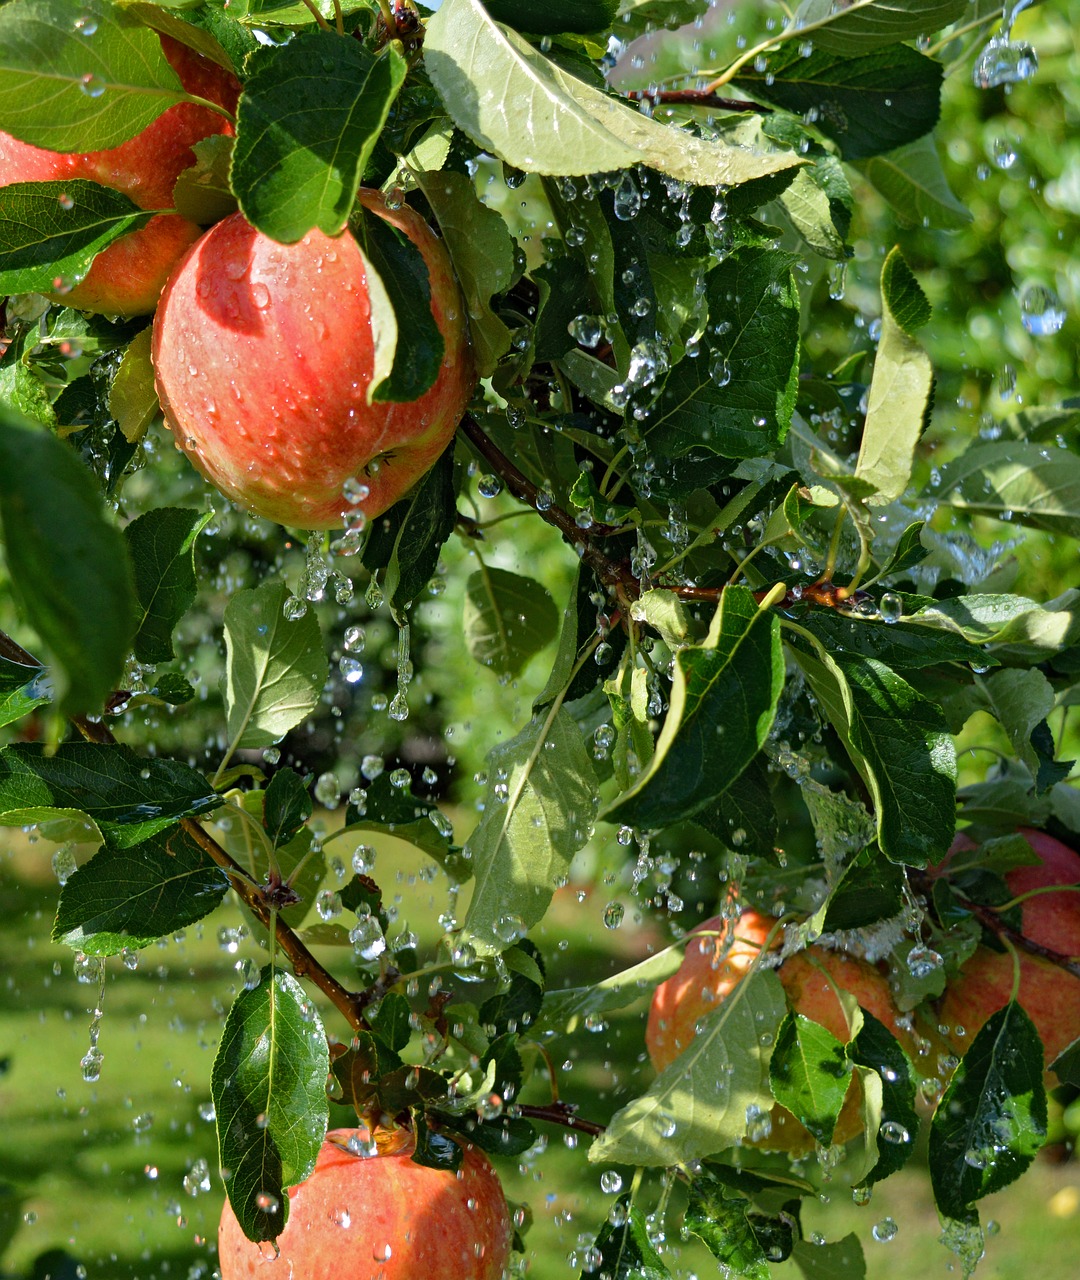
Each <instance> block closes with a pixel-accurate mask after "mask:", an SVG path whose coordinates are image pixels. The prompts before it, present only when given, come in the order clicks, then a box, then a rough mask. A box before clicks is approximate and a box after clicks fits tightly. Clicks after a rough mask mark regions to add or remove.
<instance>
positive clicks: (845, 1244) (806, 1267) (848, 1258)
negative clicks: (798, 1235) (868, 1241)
mask: <svg viewBox="0 0 1080 1280" xmlns="http://www.w3.org/2000/svg"><path fill="white" fill-rule="evenodd" d="M791 1259H792V1261H793V1262H794V1263H795V1265H796V1266H797V1267H798V1268H799V1270H800V1271H801V1272H802V1273H803V1275H804V1276H805V1277H806V1280H866V1259H865V1258H864V1257H863V1251H862V1245H861V1244H860V1243H859V1237H858V1236H857V1235H856V1234H855V1233H854V1232H851V1234H850V1235H846V1236H844V1238H843V1239H842V1240H833V1241H827V1242H826V1243H825V1244H812V1243H811V1242H810V1241H809V1240H800V1241H799V1242H798V1243H797V1244H796V1245H795V1248H794V1249H793V1250H792V1251H791Z"/></svg>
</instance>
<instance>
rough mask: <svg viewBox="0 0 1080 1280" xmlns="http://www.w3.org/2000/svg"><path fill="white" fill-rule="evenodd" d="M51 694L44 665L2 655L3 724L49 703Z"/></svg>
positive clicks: (0, 698)
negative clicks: (38, 665)
mask: <svg viewBox="0 0 1080 1280" xmlns="http://www.w3.org/2000/svg"><path fill="white" fill-rule="evenodd" d="M51 697H52V690H51V687H50V684H49V680H48V676H47V675H46V671H45V668H44V667H28V666H24V665H23V664H22V663H21V662H11V661H10V660H9V659H7V658H0V726H3V725H5V724H14V723H15V722H16V721H17V720H22V719H23V717H24V716H28V715H29V714H30V713H31V711H33V710H34V708H35V707H42V706H45V704H46V703H48V702H49V700H50V699H51Z"/></svg>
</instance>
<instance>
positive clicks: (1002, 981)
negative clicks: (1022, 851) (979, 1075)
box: [936, 827, 1080, 1085]
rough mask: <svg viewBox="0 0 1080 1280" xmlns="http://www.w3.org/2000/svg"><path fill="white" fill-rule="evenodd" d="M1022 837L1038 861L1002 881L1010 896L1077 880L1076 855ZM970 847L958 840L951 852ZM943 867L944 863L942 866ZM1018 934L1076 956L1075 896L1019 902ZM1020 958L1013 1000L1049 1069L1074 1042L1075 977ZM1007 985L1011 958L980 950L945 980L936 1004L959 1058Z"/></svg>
mask: <svg viewBox="0 0 1080 1280" xmlns="http://www.w3.org/2000/svg"><path fill="white" fill-rule="evenodd" d="M1020 835H1022V836H1023V837H1024V839H1025V840H1026V841H1027V842H1028V844H1029V845H1031V847H1032V849H1033V850H1034V851H1035V853H1036V854H1037V855H1038V856H1039V858H1040V859H1041V862H1040V864H1039V865H1038V866H1030V867H1017V868H1016V869H1015V870H1014V871H1010V872H1008V873H1007V874H1006V876H1005V883H1006V884H1007V885H1008V886H1009V891H1010V892H1011V893H1012V894H1013V896H1014V897H1019V896H1020V895H1021V894H1024V893H1029V892H1030V891H1031V890H1032V889H1042V888H1047V887H1052V886H1054V885H1075V884H1078V883H1080V855H1078V854H1077V853H1076V852H1075V851H1074V850H1072V849H1070V848H1069V847H1068V845H1064V844H1062V843H1061V841H1060V840H1055V839H1054V838H1053V836H1048V835H1046V834H1045V833H1044V832H1041V831H1035V830H1032V829H1031V828H1029V827H1022V828H1021V829H1020ZM972 847H973V845H972V842H971V841H970V840H968V839H966V838H965V837H963V836H961V837H958V839H957V840H956V841H955V842H954V844H953V848H952V851H951V852H953V853H955V852H957V851H958V850H961V849H970V848H972ZM947 866H948V861H946V862H945V863H944V864H943V868H947ZM943 868H937V869H936V872H937V873H940V871H941V870H942V869H943ZM1021 929H1022V931H1023V933H1024V934H1025V936H1027V937H1028V938H1030V939H1031V940H1032V941H1033V942H1037V943H1039V944H1040V946H1044V947H1048V948H1049V949H1050V950H1052V951H1058V952H1060V953H1061V954H1062V955H1066V956H1080V891H1077V890H1074V889H1070V890H1063V891H1062V892H1061V893H1043V894H1039V895H1038V896H1037V897H1034V898H1029V899H1028V900H1027V901H1026V902H1024V903H1023V904H1022V905H1021ZM1019 957H1020V990H1019V995H1018V999H1019V1001H1020V1004H1021V1005H1022V1006H1023V1008H1024V1010H1025V1012H1026V1013H1027V1014H1028V1016H1029V1017H1030V1018H1031V1020H1032V1022H1034V1024H1035V1026H1036V1028H1037V1029H1038V1032H1039V1035H1040V1036H1041V1038H1042V1041H1043V1045H1044V1047H1045V1049H1046V1062H1047V1064H1049V1063H1051V1062H1053V1061H1054V1059H1055V1058H1056V1057H1057V1056H1058V1055H1059V1054H1060V1053H1061V1052H1062V1051H1063V1050H1065V1049H1067V1048H1068V1047H1069V1045H1070V1044H1072V1042H1073V1041H1074V1040H1076V1039H1077V1038H1078V1037H1080V978H1075V977H1073V975H1072V974H1070V973H1068V972H1066V970H1064V969H1062V968H1061V967H1060V966H1058V965H1055V964H1051V963H1050V962H1049V961H1047V960H1043V959H1041V958H1040V957H1039V956H1033V955H1029V954H1028V953H1027V952H1026V951H1020V952H1019ZM1012 987H1013V962H1012V956H1011V955H1009V953H1008V952H997V951H991V950H990V948H989V947H983V946H980V947H979V948H978V949H977V950H976V952H975V954H974V955H973V956H972V957H971V959H970V960H968V962H967V963H966V964H965V965H964V967H963V969H962V970H961V971H960V974H959V976H958V977H957V978H955V979H954V980H953V981H952V982H950V983H949V985H948V987H947V988H946V990H945V994H944V995H943V996H942V997H941V999H940V1001H939V1002H938V1005H937V1012H938V1018H939V1021H940V1023H941V1027H942V1034H943V1035H945V1036H946V1037H947V1039H948V1041H949V1043H950V1045H951V1046H952V1048H953V1050H954V1051H955V1052H956V1053H957V1054H959V1055H961V1056H963V1054H964V1053H965V1052H966V1050H967V1049H968V1047H969V1046H970V1044H971V1042H972V1040H973V1039H974V1037H975V1035H976V1033H977V1032H978V1031H979V1028H980V1027H981V1026H982V1025H983V1023H985V1022H986V1020H987V1019H988V1018H989V1017H990V1015H991V1014H992V1013H995V1012H996V1011H997V1010H998V1009H1000V1008H1002V1006H1003V1005H1006V1004H1007V1003H1008V1002H1009V999H1010V997H1011V995H1012ZM957 1027H962V1028H963V1029H964V1033H965V1034H964V1035H957V1033H956V1028H957ZM1047 1082H1048V1084H1050V1085H1054V1084H1056V1083H1057V1082H1058V1081H1057V1077H1056V1076H1055V1075H1054V1073H1053V1072H1047Z"/></svg>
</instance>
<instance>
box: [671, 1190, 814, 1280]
mask: <svg viewBox="0 0 1080 1280" xmlns="http://www.w3.org/2000/svg"><path fill="white" fill-rule="evenodd" d="M793 1225H794V1219H792V1218H790V1217H789V1218H787V1219H784V1218H772V1217H768V1216H766V1215H765V1214H763V1213H758V1212H755V1211H754V1206H753V1203H752V1202H751V1201H750V1200H748V1199H747V1198H746V1196H742V1195H739V1194H738V1193H737V1192H734V1191H732V1190H731V1189H730V1188H729V1187H726V1186H725V1185H724V1184H723V1183H722V1182H721V1181H720V1180H719V1179H718V1178H714V1177H713V1176H711V1174H709V1173H708V1172H707V1171H705V1170H702V1171H701V1172H699V1173H695V1174H694V1176H693V1180H692V1181H691V1183H690V1202H689V1204H688V1205H687V1208H686V1217H685V1219H684V1223H683V1226H684V1229H685V1230H686V1231H689V1232H691V1233H692V1234H693V1235H695V1236H697V1237H698V1238H699V1239H700V1240H702V1241H703V1242H704V1244H705V1246H706V1247H707V1248H708V1250H709V1252H710V1253H711V1254H712V1255H713V1257H714V1258H715V1259H716V1260H717V1262H718V1263H719V1264H720V1266H721V1268H722V1269H723V1272H724V1274H726V1275H729V1276H741V1277H745V1278H746V1280H770V1278H771V1276H772V1271H771V1270H770V1267H769V1263H770V1261H771V1262H782V1261H783V1260H784V1259H785V1258H787V1257H788V1256H789V1255H790V1254H791V1250H792V1246H793V1243H794V1241H793V1237H792V1227H793Z"/></svg>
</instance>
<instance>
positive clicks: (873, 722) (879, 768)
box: [792, 646, 956, 867]
mask: <svg viewBox="0 0 1080 1280" xmlns="http://www.w3.org/2000/svg"><path fill="white" fill-rule="evenodd" d="M792 652H793V653H794V655H795V657H796V659H797V661H798V663H799V666H800V667H802V669H803V671H804V673H805V674H806V677H807V679H808V680H809V682H810V686H811V688H812V689H813V691H814V694H815V695H816V696H817V698H818V700H819V701H820V702H821V705H822V708H823V710H824V711H825V714H826V715H827V716H828V718H829V720H830V721H831V723H832V725H833V727H834V728H835V729H836V731H837V733H838V734H839V735H840V738H841V741H842V742H843V743H844V746H845V748H846V749H847V751H848V753H849V755H850V756H851V760H852V763H853V764H854V765H855V767H856V768H857V769H858V771H859V773H860V774H861V775H862V778H863V781H864V782H865V783H866V785H867V787H868V789H869V791H870V794H871V796H872V797H873V801H874V810H875V819H876V822H877V832H878V842H879V844H880V845H881V848H882V851H883V852H884V853H885V854H886V855H887V856H888V857H889V858H891V859H893V861H895V862H903V863H908V864H910V865H912V866H920V867H921V866H926V864H927V863H928V862H938V861H940V860H941V859H942V858H943V857H944V856H945V853H946V851H947V850H948V847H949V843H950V841H951V839H952V833H953V829H954V825H955V821H956V819H955V801H956V749H955V747H954V745H953V740H952V738H951V737H950V736H949V733H948V731H947V728H946V724H945V718H944V715H943V713H942V711H941V708H940V707H939V706H938V705H937V704H936V703H934V702H931V701H930V700H929V699H927V698H924V697H922V696H921V695H920V694H919V693H917V692H916V691H915V689H914V688H912V686H911V685H910V684H908V682H907V681H906V680H903V679H902V678H901V677H900V676H898V675H897V674H896V672H895V671H891V670H890V669H889V668H888V667H886V666H885V665H884V664H883V663H880V662H877V661H875V660H874V659H873V658H855V657H848V656H847V655H844V656H843V658H841V656H840V655H835V656H834V657H829V655H827V654H825V653H824V652H821V651H818V652H816V653H815V654H814V656H811V655H810V654H809V653H807V652H806V650H804V649H803V648H802V647H800V646H793V647H792Z"/></svg>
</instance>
